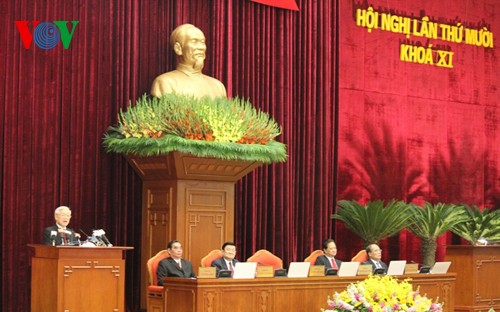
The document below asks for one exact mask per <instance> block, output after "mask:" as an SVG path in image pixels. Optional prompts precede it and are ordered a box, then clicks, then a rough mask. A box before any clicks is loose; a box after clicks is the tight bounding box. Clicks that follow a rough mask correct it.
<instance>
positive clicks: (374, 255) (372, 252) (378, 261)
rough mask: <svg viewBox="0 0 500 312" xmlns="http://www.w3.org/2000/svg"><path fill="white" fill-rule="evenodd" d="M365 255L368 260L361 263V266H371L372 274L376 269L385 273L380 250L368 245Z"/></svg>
mask: <svg viewBox="0 0 500 312" xmlns="http://www.w3.org/2000/svg"><path fill="white" fill-rule="evenodd" d="M366 254H367V255H368V258H370V259H368V260H367V261H365V262H363V264H371V265H372V268H373V272H375V270H376V269H384V272H387V264H385V263H384V262H383V261H382V249H380V247H379V246H378V245H377V244H370V245H368V247H366Z"/></svg>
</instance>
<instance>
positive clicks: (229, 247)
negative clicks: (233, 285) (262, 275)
mask: <svg viewBox="0 0 500 312" xmlns="http://www.w3.org/2000/svg"><path fill="white" fill-rule="evenodd" d="M235 257H236V245H235V244H234V243H233V242H225V243H224V244H223V245H222V258H219V259H215V260H214V261H213V262H212V266H213V267H215V269H216V270H217V276H219V271H220V270H229V271H231V273H232V272H233V268H234V265H235V264H236V263H237V262H239V261H238V260H236V259H235ZM231 275H232V274H231Z"/></svg>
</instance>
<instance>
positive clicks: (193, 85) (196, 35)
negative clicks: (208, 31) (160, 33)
mask: <svg viewBox="0 0 500 312" xmlns="http://www.w3.org/2000/svg"><path fill="white" fill-rule="evenodd" d="M170 45H171V46H172V48H173V49H174V52H175V54H177V60H178V65H177V69H175V70H173V71H170V72H167V73H164V74H162V75H160V76H158V77H156V78H155V80H154V81H153V85H152V86H151V94H152V95H153V96H156V97H161V96H162V95H164V94H167V93H176V94H188V95H194V96H195V97H203V96H209V97H212V98H214V97H227V95H226V88H225V87H224V84H222V82H220V81H219V80H217V79H215V78H212V77H210V76H207V75H204V74H203V73H202V72H201V70H202V69H203V65H204V61H205V52H206V50H207V46H206V44H205V35H204V34H203V32H202V31H201V30H200V29H198V28H197V27H195V26H193V25H191V24H183V25H180V26H178V27H177V28H175V29H174V31H173V32H172V34H171V35H170Z"/></svg>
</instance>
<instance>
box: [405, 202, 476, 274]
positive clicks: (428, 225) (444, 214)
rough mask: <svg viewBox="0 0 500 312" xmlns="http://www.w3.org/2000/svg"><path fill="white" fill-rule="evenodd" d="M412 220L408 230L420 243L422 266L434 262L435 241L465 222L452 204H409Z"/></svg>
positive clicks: (460, 210) (462, 214)
mask: <svg viewBox="0 0 500 312" xmlns="http://www.w3.org/2000/svg"><path fill="white" fill-rule="evenodd" d="M411 206H412V207H413V208H414V209H413V210H412V212H411V214H410V218H411V220H412V222H411V224H410V226H409V230H410V231H411V232H412V233H413V234H414V235H415V236H417V237H418V238H420V240H421V242H422V258H423V259H422V262H423V265H426V266H433V265H434V263H435V262H436V249H437V239H438V237H439V236H441V235H442V234H444V233H445V232H446V231H448V230H451V229H452V228H453V227H454V226H455V225H457V224H460V223H462V222H464V221H466V220H467V216H466V215H465V214H464V210H463V209H462V208H460V207H459V206H457V205H454V204H443V203H438V204H435V205H433V204H431V203H428V202H426V203H425V204H424V207H420V206H417V205H414V204H411Z"/></svg>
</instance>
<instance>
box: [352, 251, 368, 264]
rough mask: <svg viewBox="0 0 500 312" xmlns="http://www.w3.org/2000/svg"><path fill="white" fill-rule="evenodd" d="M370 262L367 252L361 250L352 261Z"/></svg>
mask: <svg viewBox="0 0 500 312" xmlns="http://www.w3.org/2000/svg"><path fill="white" fill-rule="evenodd" d="M367 260H368V255H367V254H366V250H364V249H361V250H360V251H359V252H358V253H357V254H356V255H355V256H354V257H353V258H352V259H351V261H352V262H360V263H362V262H365V261H367Z"/></svg>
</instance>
